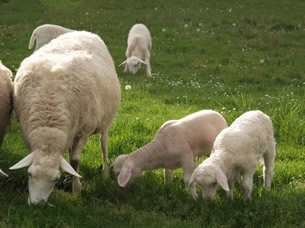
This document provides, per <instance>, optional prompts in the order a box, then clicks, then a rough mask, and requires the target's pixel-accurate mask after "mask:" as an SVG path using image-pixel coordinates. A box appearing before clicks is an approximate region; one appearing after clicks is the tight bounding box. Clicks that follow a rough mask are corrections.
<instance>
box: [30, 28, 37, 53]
mask: <svg viewBox="0 0 305 228" xmlns="http://www.w3.org/2000/svg"><path fill="white" fill-rule="evenodd" d="M35 40H36V29H35V30H34V31H33V33H32V36H31V39H30V43H29V49H32V47H33V46H34V42H35Z"/></svg>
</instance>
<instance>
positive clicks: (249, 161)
mask: <svg viewBox="0 0 305 228" xmlns="http://www.w3.org/2000/svg"><path fill="white" fill-rule="evenodd" d="M274 157H275V140H274V137H273V127H272V121H271V119H270V118H269V117H268V116H267V115H265V114H264V113H263V112H261V111H249V112H246V113H244V114H243V115H241V116H240V117H239V118H237V119H236V120H235V121H234V122H233V123H232V125H231V126H230V127H228V128H226V129H224V130H223V131H222V132H221V133H220V134H219V135H218V136H217V138H216V140H215V142H214V147H213V151H212V153H211V155H210V157H209V158H208V159H206V160H205V161H203V163H201V164H200V165H199V166H198V167H197V168H196V169H195V171H194V173H193V174H192V177H191V181H190V185H189V188H190V189H193V188H194V186H195V183H196V182H197V183H198V184H199V186H200V188H201V190H202V197H203V198H204V199H205V200H206V201H210V200H212V199H213V197H214V195H215V193H216V190H217V188H218V185H220V186H221V187H222V188H223V189H224V190H225V191H227V195H228V196H230V197H231V198H232V199H233V188H234V182H235V181H237V180H238V179H239V178H240V177H242V188H243V192H244V197H245V198H249V197H250V196H251V191H252V185H253V174H254V172H255V169H256V166H257V163H258V161H259V159H261V158H263V159H264V183H265V189H266V190H269V189H270V188H271V181H272V176H273V163H274ZM192 196H193V197H194V198H195V199H196V198H197V194H192Z"/></svg>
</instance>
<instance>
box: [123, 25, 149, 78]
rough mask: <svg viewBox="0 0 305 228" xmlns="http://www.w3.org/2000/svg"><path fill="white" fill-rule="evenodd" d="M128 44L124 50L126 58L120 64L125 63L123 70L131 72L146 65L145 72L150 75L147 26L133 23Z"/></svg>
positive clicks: (135, 71)
mask: <svg viewBox="0 0 305 228" xmlns="http://www.w3.org/2000/svg"><path fill="white" fill-rule="evenodd" d="M127 43H128V46H127V50H126V57H127V59H126V60H125V61H124V62H122V63H121V64H120V66H121V65H125V70H124V72H128V71H129V72H131V73H133V74H135V73H137V71H138V70H139V69H140V67H141V63H143V64H144V65H145V66H146V74H147V76H149V77H151V68H150V50H151V47H152V42H151V36H150V32H149V30H148V28H147V27H146V26H145V25H143V24H135V25H134V26H132V28H131V29H130V31H129V34H128V42H127Z"/></svg>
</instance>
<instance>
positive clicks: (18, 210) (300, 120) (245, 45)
mask: <svg viewBox="0 0 305 228" xmlns="http://www.w3.org/2000/svg"><path fill="white" fill-rule="evenodd" d="M304 8H305V2H304V1H300V0H291V1H289V3H288V2H287V1H284V0H277V1H275V0H264V1H262V0H259V1H251V0H244V1H241V0H236V1H232V0H225V1H223V0H220V1H200V0H191V1H183V0H178V1H173V0H170V1H160V0H156V1H139V0H130V1H128V3H126V2H124V1H93V0H89V1H84V0H75V1H72V0H69V1H55V0H41V1H37V0H22V1H17V0H0V15H1V16H0V59H1V60H2V62H3V63H4V64H5V65H6V66H7V67H9V68H10V69H11V70H12V71H13V72H14V73H15V72H16V70H17V68H18V67H19V65H20V63H21V61H22V60H23V59H24V58H25V57H27V56H29V55H30V54H31V53H32V50H28V49H27V47H28V42H29V38H30V35H31V33H32V31H33V29H34V28H36V27H37V26H39V25H41V24H45V23H52V24H59V25H62V26H65V27H67V28H72V29H77V30H88V31H92V32H94V33H97V34H99V35H100V36H101V38H102V39H103V40H104V41H105V43H106V44H107V46H108V48H109V50H110V52H111V55H112V57H113V59H114V62H115V65H116V66H117V73H118V75H119V78H120V82H121V88H122V89H121V90H122V101H121V106H120V110H119V112H118V114H117V116H116V118H115V120H114V122H113V125H112V126H111V128H110V130H109V160H110V162H113V161H114V159H115V158H116V157H117V156H118V155H120V154H127V153H130V152H132V151H134V150H136V149H137V148H139V147H141V146H143V145H145V144H146V143H148V142H149V141H150V140H152V138H153V137H154V135H155V133H156V131H157V130H158V129H159V127H160V126H161V125H162V124H163V123H164V122H165V121H167V120H170V119H179V118H182V117H184V116H186V115H188V114H190V113H193V112H196V111H198V110H201V109H214V110H216V111H219V112H221V113H222V114H223V116H224V117H225V118H226V120H227V122H228V123H229V124H231V123H232V122H233V121H234V119H236V118H237V117H238V116H240V115H241V114H242V113H244V112H246V111H248V110H256V109H259V110H262V111H263V112H265V113H266V114H268V115H269V116H270V117H271V119H272V121H273V125H274V132H275V137H276V141H277V156H276V160H275V175H274V178H273V185H272V190H271V191H270V192H264V191H263V187H262V186H263V180H262V167H261V166H258V168H257V171H256V173H255V175H254V189H253V193H252V200H251V201H244V200H243V198H242V196H241V195H242V194H241V188H240V185H239V184H237V185H236V189H235V190H234V197H235V200H234V201H231V200H230V199H227V198H226V196H225V192H224V191H223V190H221V189H219V190H218V192H217V195H216V197H215V200H214V201H213V202H212V203H210V204H206V203H205V202H204V201H203V200H202V198H200V199H199V200H198V201H194V200H192V198H191V196H190V194H189V193H188V191H187V189H186V188H185V186H184V184H183V180H182V177H183V172H182V170H180V169H179V170H178V171H177V172H176V173H175V176H174V180H173V183H171V184H166V185H165V184H164V183H163V176H162V175H163V172H162V170H156V171H153V172H144V174H143V176H142V177H140V178H139V179H138V180H137V182H136V183H135V184H134V186H132V187H131V188H130V189H120V188H119V187H118V185H117V182H116V179H115V177H114V174H113V173H111V178H108V179H104V178H103V177H102V176H101V175H100V173H101V164H102V160H101V151H100V145H99V138H98V136H92V137H91V138H90V140H89V141H88V142H87V144H86V146H85V148H84V150H83V154H82V157H81V164H80V174H81V175H82V176H83V178H82V183H83V191H82V196H81V197H75V196H73V195H72V194H71V177H70V176H69V175H67V174H65V173H63V175H62V178H61V180H60V181H59V183H58V186H57V187H56V190H55V191H54V192H53V193H52V195H51V197H50V200H49V201H50V203H52V204H54V205H55V206H56V207H55V208H53V207H35V206H33V207H29V206H27V204H26V201H27V175H26V170H25V169H22V170H16V171H14V172H13V171H8V168H9V167H10V166H11V165H13V164H15V163H16V162H17V161H19V160H20V159H21V158H22V157H24V156H25V155H26V154H28V153H29V150H28V149H27V147H26V146H25V144H24V142H23V139H22V136H21V132H20V128H19V125H18V123H17V121H16V119H15V117H13V121H12V126H11V128H10V129H8V130H7V134H6V137H5V140H4V142H3V144H2V146H1V148H0V150H1V153H0V167H1V168H2V169H3V170H4V171H6V172H8V174H9V175H10V177H9V178H1V179H0V227H81V226H87V227H102V226H105V227H123V226H124V227H126V226H127V227H160V226H161V227H219V226H224V227H304V226H305V217H304V214H305V149H304V145H305V118H304V116H305V104H304V102H305V100H304V99H305V65H304V60H305V45H304V35H305V24H304ZM139 22H141V23H144V24H146V25H147V26H148V28H149V29H150V31H151V34H152V38H153V48H152V52H151V54H152V56H151V66H152V72H153V77H152V78H147V77H146V76H145V69H143V68H142V69H140V71H139V72H138V73H137V74H136V75H131V74H124V73H123V68H122V67H118V65H119V64H120V63H121V62H122V61H124V59H125V50H126V40H127V34H128V31H129V29H130V28H131V26H132V25H133V24H135V23H139ZM262 60H263V61H262ZM126 85H130V86H131V89H130V90H125V86H126ZM203 159H204V158H202V159H200V161H202V160H203ZM198 191H199V189H198Z"/></svg>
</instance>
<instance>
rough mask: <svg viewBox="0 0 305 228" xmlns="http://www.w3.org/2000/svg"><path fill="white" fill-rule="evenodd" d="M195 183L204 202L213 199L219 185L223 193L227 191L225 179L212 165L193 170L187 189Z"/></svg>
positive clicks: (217, 168) (219, 169)
mask: <svg viewBox="0 0 305 228" xmlns="http://www.w3.org/2000/svg"><path fill="white" fill-rule="evenodd" d="M195 183H198V184H199V186H200V188H201V191H202V198H203V199H205V201H211V200H212V199H213V198H214V195H215V193H216V191H217V188H218V186H219V185H220V186H221V187H222V188H223V189H224V190H225V191H229V186H228V181H227V177H226V176H225V174H224V173H223V171H222V170H221V168H219V167H218V166H217V165H214V164H209V165H204V164H202V165H200V166H199V167H198V168H197V169H195V170H194V172H193V174H192V177H191V180H190V183H189V188H191V187H192V185H193V184H195Z"/></svg>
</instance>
